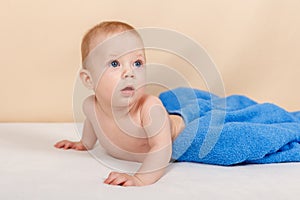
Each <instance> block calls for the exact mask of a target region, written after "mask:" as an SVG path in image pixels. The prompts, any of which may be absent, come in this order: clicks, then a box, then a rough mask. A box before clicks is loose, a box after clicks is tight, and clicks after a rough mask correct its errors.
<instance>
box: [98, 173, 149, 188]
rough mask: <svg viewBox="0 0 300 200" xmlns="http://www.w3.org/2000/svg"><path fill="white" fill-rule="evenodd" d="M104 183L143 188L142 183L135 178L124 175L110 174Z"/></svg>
mask: <svg viewBox="0 0 300 200" xmlns="http://www.w3.org/2000/svg"><path fill="white" fill-rule="evenodd" d="M104 183H106V184H109V185H120V186H143V185H144V184H143V182H142V181H141V180H140V179H138V178H137V177H136V176H131V175H128V174H125V173H118V172H111V173H110V174H109V176H108V177H107V179H106V180H105V181H104Z"/></svg>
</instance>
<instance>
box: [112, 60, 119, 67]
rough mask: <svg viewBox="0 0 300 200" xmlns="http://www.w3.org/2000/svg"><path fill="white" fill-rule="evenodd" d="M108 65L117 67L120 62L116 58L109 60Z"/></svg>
mask: <svg viewBox="0 0 300 200" xmlns="http://www.w3.org/2000/svg"><path fill="white" fill-rule="evenodd" d="M110 66H112V67H118V66H120V63H119V61H117V60H113V61H111V63H110Z"/></svg>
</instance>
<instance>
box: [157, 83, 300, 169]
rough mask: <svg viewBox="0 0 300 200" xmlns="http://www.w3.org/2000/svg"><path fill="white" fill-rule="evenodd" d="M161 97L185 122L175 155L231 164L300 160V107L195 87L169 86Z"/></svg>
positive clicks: (202, 161) (182, 157)
mask: <svg viewBox="0 0 300 200" xmlns="http://www.w3.org/2000/svg"><path fill="white" fill-rule="evenodd" d="M159 98H160V99H161V101H162V103H163V105H164V106H165V108H166V110H167V111H168V113H170V114H177V115H180V116H182V118H183V120H184V122H185V126H186V127H185V128H184V130H183V131H182V132H181V133H180V134H179V136H178V137H177V138H176V139H175V141H174V142H173V153H172V158H173V159H174V160H176V161H181V162H199V163H207V164H216V165H226V166H227V165H235V164H248V163H261V164H263V163H279V162H299V161H300V112H288V111H286V110H284V109H282V108H280V107H278V106H276V105H274V104H271V103H263V104H259V103H257V102H255V101H253V100H251V99H249V98H247V97H245V96H242V95H232V96H228V97H226V98H221V97H218V96H217V95H214V94H212V93H209V92H205V91H201V90H197V89H191V88H176V89H173V90H169V91H166V92H163V93H161V94H160V96H159Z"/></svg>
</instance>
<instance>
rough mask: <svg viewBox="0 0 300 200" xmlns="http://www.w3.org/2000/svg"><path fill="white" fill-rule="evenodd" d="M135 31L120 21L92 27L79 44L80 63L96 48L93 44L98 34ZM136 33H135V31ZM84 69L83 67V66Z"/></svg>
mask: <svg viewBox="0 0 300 200" xmlns="http://www.w3.org/2000/svg"><path fill="white" fill-rule="evenodd" d="M129 30H135V29H134V27H133V26H131V25H129V24H127V23H124V22H120V21H105V22H101V23H100V24H97V25H96V26H94V27H92V28H91V29H90V30H88V32H87V33H86V34H85V35H84V37H83V39H82V42H81V60H82V62H83V61H84V60H85V58H86V57H87V56H88V54H89V53H90V51H91V50H92V49H93V48H94V47H95V46H96V44H94V43H95V42H93V41H94V40H95V38H96V36H98V35H99V34H100V33H101V34H103V33H104V34H110V33H115V32H122V31H129ZM135 32H136V31H135ZM83 67H84V66H83Z"/></svg>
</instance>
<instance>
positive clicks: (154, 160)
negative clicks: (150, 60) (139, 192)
mask: <svg viewBox="0 0 300 200" xmlns="http://www.w3.org/2000/svg"><path fill="white" fill-rule="evenodd" d="M145 104H146V105H145V106H144V108H143V112H142V113H141V115H142V116H141V117H142V121H143V127H144V129H145V131H146V133H147V135H148V143H149V146H150V151H149V152H148V154H147V156H146V158H145V159H144V161H143V163H142V166H141V167H140V169H139V170H138V171H137V172H136V173H135V174H134V175H133V176H130V175H127V174H123V173H117V172H112V173H111V174H110V175H109V177H108V178H107V179H106V180H105V183H107V184H112V185H123V186H132V185H135V186H141V185H149V184H152V183H155V182H156V181H157V180H158V179H160V178H161V177H162V176H163V175H164V173H165V169H166V167H167V166H168V163H169V161H170V159H171V155H172V138H171V127H170V122H169V118H168V114H167V112H166V110H165V109H164V107H163V105H162V104H161V102H160V100H159V99H157V98H154V97H150V100H147V101H146V103H145Z"/></svg>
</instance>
